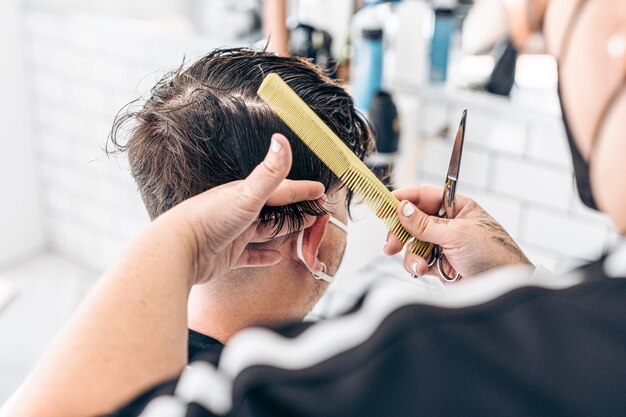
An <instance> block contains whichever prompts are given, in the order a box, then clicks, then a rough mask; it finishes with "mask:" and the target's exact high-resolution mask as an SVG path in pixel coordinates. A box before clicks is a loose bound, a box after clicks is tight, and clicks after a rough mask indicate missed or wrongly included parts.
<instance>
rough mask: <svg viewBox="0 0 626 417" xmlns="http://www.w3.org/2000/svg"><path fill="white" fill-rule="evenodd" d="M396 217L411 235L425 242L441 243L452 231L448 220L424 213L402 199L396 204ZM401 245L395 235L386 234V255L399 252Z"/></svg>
mask: <svg viewBox="0 0 626 417" xmlns="http://www.w3.org/2000/svg"><path fill="white" fill-rule="evenodd" d="M398 217H399V219H400V223H401V224H402V226H403V227H404V228H405V229H406V231H407V232H409V234H410V235H411V236H413V237H414V238H416V239H419V240H422V241H425V242H430V243H434V244H436V245H441V244H442V243H444V242H445V241H446V240H448V239H449V238H450V237H451V234H452V233H454V230H453V229H452V227H450V220H448V219H442V218H440V217H438V216H433V215H430V214H426V213H424V212H423V211H422V210H420V209H419V208H417V207H415V205H413V204H412V203H411V202H409V201H402V202H401V203H400V204H399V205H398ZM402 247H403V244H402V242H400V240H399V239H398V238H397V237H396V236H394V235H393V234H392V233H389V234H388V235H387V243H386V244H385V248H384V251H385V253H386V254H387V255H394V254H396V253H398V252H400V251H401V250H402Z"/></svg>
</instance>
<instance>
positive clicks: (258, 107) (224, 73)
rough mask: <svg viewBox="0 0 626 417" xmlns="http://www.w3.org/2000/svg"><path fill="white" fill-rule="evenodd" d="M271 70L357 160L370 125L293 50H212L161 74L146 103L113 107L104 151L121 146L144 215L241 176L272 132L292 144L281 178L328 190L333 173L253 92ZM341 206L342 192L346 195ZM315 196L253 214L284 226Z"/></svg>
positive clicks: (312, 209)
mask: <svg viewBox="0 0 626 417" xmlns="http://www.w3.org/2000/svg"><path fill="white" fill-rule="evenodd" d="M270 72H274V73H277V74H278V75H280V76H281V77H282V78H283V79H284V80H285V81H286V82H287V83H288V84H289V85H290V86H291V88H293V89H294V90H295V91H296V92H297V93H298V95H299V96H300V97H302V99H303V100H304V101H305V102H306V103H307V104H308V105H309V106H310V107H311V108H312V109H313V110H314V111H315V112H316V113H317V114H318V115H319V116H320V118H321V119H322V120H323V121H324V122H325V123H326V124H328V126H329V127H330V128H331V129H332V130H333V131H334V132H335V133H336V134H337V135H338V136H339V137H340V138H341V140H343V142H345V144H346V145H347V146H348V147H349V148H350V149H351V150H352V151H354V153H355V154H356V155H357V156H358V157H359V158H360V159H362V160H363V159H364V158H365V157H366V156H367V155H368V154H369V152H371V150H372V148H373V137H372V133H371V129H370V127H369V125H368V124H367V122H366V120H365V119H364V118H363V117H362V116H361V115H360V114H359V113H358V112H357V111H356V110H355V107H354V102H353V99H352V97H351V96H350V95H349V94H348V93H347V92H346V90H345V89H344V88H342V87H341V86H340V85H339V84H338V83H337V82H335V81H334V80H332V79H331V78H330V77H328V76H327V75H326V73H325V72H324V70H322V69H321V68H319V67H317V66H315V65H313V64H312V63H311V62H309V61H307V60H305V59H302V58H296V57H287V56H277V55H275V54H272V53H269V52H264V51H258V50H253V49H248V48H234V49H217V50H214V51H212V52H211V53H209V54H207V55H206V56H204V57H202V58H201V59H199V60H198V61H196V62H195V63H193V64H192V65H191V66H189V67H187V68H185V67H184V66H181V67H179V68H177V69H175V70H174V71H171V72H170V73H168V74H167V75H165V76H164V77H163V78H162V79H161V80H160V81H159V82H158V83H157V84H156V85H155V86H154V88H152V90H151V92H150V97H149V98H148V99H147V100H145V101H134V102H131V103H130V104H128V105H127V106H125V107H124V108H123V109H122V110H121V111H120V113H118V115H117V117H116V118H115V121H114V123H113V127H112V129H111V134H110V137H109V143H108V144H107V150H108V151H109V152H116V151H122V152H123V151H127V152H128V160H129V163H130V168H131V173H132V175H133V177H134V179H135V181H136V182H137V185H138V188H139V191H140V193H141V196H142V198H143V201H144V204H145V206H146V208H147V210H148V213H149V215H150V217H151V218H155V217H157V216H159V215H160V214H162V213H164V212H165V211H167V210H169V209H170V208H172V207H173V206H175V205H176V204H178V203H180V202H182V201H184V200H186V199H188V198H190V197H192V196H194V195H197V194H200V193H202V192H203V191H206V190H208V189H210V188H212V187H216V186H218V185H221V184H225V183H228V182H231V181H235V180H241V179H243V178H245V177H246V176H248V174H250V172H251V171H252V170H253V169H254V167H255V166H256V165H258V164H259V163H260V162H261V161H262V160H263V158H264V156H265V154H266V153H267V150H268V147H269V143H270V139H271V136H272V134H274V133H276V132H278V133H282V134H284V135H285V136H286V137H287V138H288V139H289V141H290V143H291V146H292V150H293V165H292V168H291V171H290V173H289V175H288V178H290V179H294V180H304V179H306V180H314V181H319V182H321V183H323V184H324V186H325V187H326V190H327V192H328V191H332V190H336V189H337V188H338V187H340V182H339V180H338V179H337V178H336V177H335V176H334V175H333V174H332V173H331V172H330V170H329V169H328V168H326V166H325V165H324V164H323V163H322V162H321V161H320V160H319V159H318V158H317V157H316V156H315V155H314V154H313V153H312V152H311V151H310V150H309V149H308V148H307V147H306V146H305V145H304V144H303V143H302V142H301V141H300V140H299V139H298V138H297V137H296V136H295V134H294V133H293V132H292V131H291V130H290V129H289V128H288V127H287V126H286V125H285V124H284V123H283V122H282V121H281V120H280V119H279V118H278V116H276V115H275V113H274V112H273V111H272V110H271V109H270V108H269V106H268V105H267V104H265V103H264V102H263V101H262V100H261V99H260V98H259V97H258V96H257V94H256V92H257V90H258V88H259V86H260V85H261V82H262V81H263V78H264V76H265V75H266V74H268V73H270ZM346 203H347V204H349V198H348V201H347V202H346ZM305 214H309V215H316V216H320V215H324V214H325V210H324V208H323V207H322V206H321V205H320V204H319V203H317V202H304V203H295V204H290V205H287V206H281V207H265V208H264V209H263V211H262V213H261V220H262V221H264V222H266V223H271V224H273V225H275V226H277V230H278V228H279V227H282V226H283V224H285V222H286V223H287V225H288V226H289V228H290V230H297V229H299V228H300V227H301V225H302V224H303V218H304V215H305Z"/></svg>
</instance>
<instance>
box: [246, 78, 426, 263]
mask: <svg viewBox="0 0 626 417" xmlns="http://www.w3.org/2000/svg"><path fill="white" fill-rule="evenodd" d="M257 94H258V95H259V97H261V99H263V101H265V102H266V103H267V104H268V105H269V106H270V108H271V109H272V110H273V111H274V112H275V113H276V114H277V115H278V117H280V118H281V120H282V121H283V122H285V124H286V125H287V126H289V128H290V129H291V130H293V132H294V133H295V134H296V135H297V136H298V137H299V138H300V139H301V140H302V141H303V142H304V143H305V144H306V145H307V146H308V147H309V148H310V149H311V150H312V151H313V153H314V154H315V155H317V157H318V158H319V159H321V160H322V162H323V163H324V165H326V166H327V167H328V168H329V169H330V170H331V171H332V172H333V173H334V174H335V175H336V176H337V177H338V178H339V179H340V180H341V181H343V182H344V183H345V184H346V186H347V187H348V189H350V190H351V191H352V192H353V193H355V194H357V195H358V196H359V197H361V198H362V199H363V201H364V202H365V204H366V205H367V206H368V207H369V208H370V209H372V210H373V211H374V213H376V215H377V216H378V217H379V218H381V219H382V221H383V222H384V223H385V224H386V225H387V227H388V228H389V229H390V230H391V232H392V233H393V234H394V235H395V236H396V237H397V238H398V239H399V240H400V241H401V242H402V243H403V244H406V243H407V242H408V241H410V240H411V238H412V236H411V235H410V234H409V233H408V232H407V231H406V230H405V229H404V227H402V224H400V220H399V219H398V215H397V207H398V204H399V203H400V202H399V201H398V199H397V198H395V197H394V196H393V194H391V192H390V191H389V190H388V189H387V187H385V185H384V184H383V183H382V182H381V181H380V180H379V179H378V178H376V176H375V175H374V173H372V171H370V169H369V168H368V167H367V166H366V165H365V164H364V163H363V162H362V161H361V160H360V159H359V158H358V157H357V156H356V155H355V154H354V153H353V152H352V151H351V150H350V148H348V147H347V146H346V144H344V143H343V142H342V141H341V139H339V137H338V136H337V135H336V134H335V133H334V132H333V131H332V130H331V129H330V128H329V127H328V126H327V125H326V124H325V123H324V122H323V121H322V119H320V118H319V116H318V115H317V114H315V112H314V111H313V110H312V109H311V108H310V107H309V106H308V105H307V104H306V103H305V102H304V100H302V99H301V98H300V97H299V96H298V94H296V92H295V91H293V90H292V89H291V87H289V86H288V85H287V83H286V82H285V81H283V80H282V78H280V76H278V75H277V74H274V73H272V74H268V75H267V76H266V77H265V79H264V80H263V83H261V87H259V91H257ZM432 247H433V245H432V243H428V242H422V241H419V240H417V239H415V240H413V241H411V243H410V244H409V246H408V249H409V251H411V252H412V253H415V254H417V255H419V256H422V257H426V255H428V253H430V251H431V249H432Z"/></svg>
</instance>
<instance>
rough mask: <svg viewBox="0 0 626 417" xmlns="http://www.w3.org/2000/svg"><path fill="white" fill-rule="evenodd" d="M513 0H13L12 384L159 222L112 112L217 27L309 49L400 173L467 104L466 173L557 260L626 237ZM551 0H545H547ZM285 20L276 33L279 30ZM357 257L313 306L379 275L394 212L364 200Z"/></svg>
mask: <svg viewBox="0 0 626 417" xmlns="http://www.w3.org/2000/svg"><path fill="white" fill-rule="evenodd" d="M518 3H519V2H516V1H514V0H475V1H471V0H466V1H460V0H458V1H457V0H439V1H436V0H432V1H425V0H402V1H368V0H364V1H356V2H355V1H353V0H332V1H331V0H266V1H261V0H182V1H169V0H134V1H132V2H129V1H121V0H107V1H102V0H94V1H90V2H85V1H80V0H45V1H44V0H3V1H2V2H0V56H1V57H2V58H1V59H2V65H0V79H2V80H4V85H3V87H2V91H3V94H2V97H3V99H2V100H1V101H0V126H1V129H0V144H1V145H2V146H1V148H0V149H1V150H0V189H1V190H2V193H1V195H2V203H1V204H0V404H2V403H3V402H4V401H5V400H6V398H7V397H8V396H9V395H10V393H11V392H12V391H13V390H15V388H16V387H17V386H18V385H19V383H20V382H21V381H22V380H23V379H24V378H25V376H26V375H27V373H28V371H29V370H30V369H31V368H32V366H33V365H34V363H35V361H36V359H37V357H38V356H39V355H40V354H41V352H42V351H43V350H44V348H45V346H46V345H47V344H48V343H49V342H50V340H51V338H52V337H53V335H54V334H55V333H56V332H57V331H58V330H59V328H60V327H61V325H62V324H63V323H64V322H65V321H66V320H67V318H68V317H69V315H70V314H71V312H72V311H73V310H74V309H75V307H76V306H77V305H78V303H79V302H80V300H81V299H82V298H83V297H84V296H85V294H86V292H87V291H88V289H89V288H90V287H91V285H92V284H93V283H94V281H95V280H96V279H97V277H98V276H99V275H100V274H101V273H102V271H103V270H104V269H105V268H106V267H107V265H110V264H111V263H112V262H113V261H114V260H115V259H116V257H117V256H118V255H119V254H120V253H121V251H123V250H124V247H125V245H126V244H127V243H128V242H129V241H130V240H131V239H132V238H133V237H134V236H135V235H137V233H138V232H139V231H140V230H142V229H143V228H144V227H145V226H146V225H147V224H148V222H149V219H148V216H147V214H146V213H145V210H144V208H143V205H142V203H141V200H140V197H139V195H138V193H137V190H136V187H135V185H134V183H133V180H132V178H131V177H130V174H129V170H128V167H127V162H126V160H125V158H124V157H123V156H120V157H107V155H106V154H105V152H104V147H105V144H106V140H107V135H108V132H109V129H110V127H111V123H112V120H113V118H114V116H115V114H116V113H117V111H119V110H120V109H121V107H122V106H124V105H125V104H126V103H128V102H130V101H131V100H134V99H136V98H138V97H140V96H143V95H145V94H146V93H147V92H148V91H149V89H150V87H152V86H153V85H154V84H155V82H156V81H157V80H158V79H159V78H160V76H161V75H163V73H164V72H166V71H167V70H169V69H172V68H174V67H176V66H178V65H180V64H181V63H182V62H183V59H184V60H185V61H186V62H193V61H194V60H195V59H196V58H198V57H199V56H201V55H203V54H205V53H207V52H208V51H210V50H211V49H213V48H215V47H219V46H240V45H248V46H255V47H260V48H263V47H265V46H266V45H267V47H268V48H269V49H271V50H273V51H275V52H277V53H279V54H287V53H292V54H296V55H301V56H307V57H309V58H311V59H313V60H314V61H315V62H316V63H318V64H319V65H322V66H325V67H327V68H328V69H329V71H331V72H332V73H333V75H334V76H335V77H336V78H338V79H339V80H341V81H342V82H343V83H345V84H346V85H347V87H348V88H349V89H350V91H351V92H352V93H353V95H354V97H355V99H356V102H357V104H358V106H359V108H360V110H361V111H362V112H363V113H364V114H365V115H367V117H368V118H369V120H370V121H371V122H372V124H373V125H374V127H375V129H376V131H377V134H378V143H377V148H378V152H377V153H376V154H375V155H373V156H372V158H370V160H369V161H368V164H369V165H370V166H371V167H372V169H374V170H376V171H378V172H383V173H384V172H387V173H390V177H389V181H388V182H389V186H390V187H397V186H405V185H411V184H433V185H436V186H441V185H443V181H444V176H445V174H446V171H447V165H448V161H449V156H450V151H451V144H452V143H451V138H452V137H453V136H454V134H455V133H456V128H457V126H458V123H459V120H460V117H461V112H462V109H464V108H467V109H468V111H469V115H468V126H467V132H466V144H465V150H464V155H463V164H462V168H461V176H460V182H459V192H460V193H462V194H466V195H469V196H471V197H472V198H474V199H475V200H477V201H478V202H479V203H480V204H481V205H482V206H483V207H484V208H485V209H487V210H488V211H489V212H490V213H491V214H492V215H493V216H494V217H495V218H496V219H497V220H499V221H500V222H501V223H502V225H503V226H504V227H505V228H506V229H507V230H508V231H509V233H510V234H511V235H512V236H513V237H514V238H515V239H516V241H517V242H518V243H519V245H520V246H521V247H522V249H523V250H524V251H525V252H526V253H527V255H528V257H529V258H530V259H531V260H532V261H533V262H535V263H539V264H541V265H543V266H545V267H546V268H548V269H551V270H552V271H554V272H559V271H563V270H566V269H568V268H571V267H573V266H575V265H576V264H578V263H581V262H584V261H585V260H590V259H592V258H595V257H596V256H597V255H598V254H599V253H600V252H601V251H602V250H603V249H604V248H605V247H606V246H607V245H609V244H610V243H611V242H612V241H614V239H615V236H614V235H613V233H612V232H611V231H610V225H609V223H608V221H607V220H606V219H605V218H604V217H603V216H602V215H600V214H597V213H593V212H590V211H588V210H586V209H585V208H583V207H582V205H581V204H580V203H579V201H578V198H577V196H576V192H575V189H574V182H573V176H572V167H571V161H570V159H569V154H568V151H567V147H566V140H565V137H564V131H563V128H562V124H561V119H560V110H559V105H558V100H557V96H556V77H557V73H556V63H555V62H554V60H553V59H552V58H550V57H549V56H547V55H545V54H544V53H543V51H544V46H543V39H542V37H541V35H539V34H538V33H535V32H536V31H537V30H538V29H540V25H541V22H539V21H534V13H535V12H536V11H534V10H532V9H531V10H528V9H522V8H520V7H519V4H518ZM536 3H537V4H538V6H537V7H542V3H545V2H541V1H538V2H536ZM268 39H269V40H268ZM351 223H352V224H351V229H350V233H349V237H348V248H347V253H346V257H345V259H344V262H343V264H342V267H341V269H340V271H339V273H338V279H337V282H335V283H334V284H333V285H332V286H331V288H330V290H329V292H328V294H327V295H326V296H325V297H324V298H323V299H322V300H321V301H320V304H319V305H318V306H317V307H316V309H315V310H314V312H313V313H312V315H311V317H313V318H314V317H324V316H326V315H329V314H332V313H333V312H334V311H337V310H339V309H341V308H343V306H345V305H347V304H349V303H350V302H351V301H352V300H353V299H354V297H356V295H357V294H358V293H359V292H360V291H361V289H362V288H363V287H364V286H366V285H369V284H370V283H371V282H372V281H374V280H378V279H387V278H389V277H392V278H397V279H409V278H408V274H406V272H404V270H403V269H402V268H401V266H400V261H399V260H398V259H397V258H385V257H383V256H382V246H383V244H384V241H385V236H386V231H385V229H384V226H383V225H382V224H380V223H379V222H378V221H376V219H374V218H372V215H371V214H370V213H368V211H367V210H366V209H365V208H364V207H362V206H360V205H358V203H357V204H356V205H355V206H354V208H353V219H352V222H351Z"/></svg>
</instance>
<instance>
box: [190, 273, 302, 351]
mask: <svg viewBox="0 0 626 417" xmlns="http://www.w3.org/2000/svg"><path fill="white" fill-rule="evenodd" d="M229 278H230V277H228V278H226V277H224V278H222V281H221V282H220V281H218V282H216V283H207V284H203V285H196V286H194V287H193V288H192V290H191V294H190V296H189V304H188V318H187V322H188V326H189V328H190V329H192V330H195V331H196V332H199V333H202V334H204V335H207V336H210V337H212V338H214V339H216V340H219V341H220V342H222V343H226V342H227V341H228V340H229V339H230V338H231V337H232V336H233V335H234V334H235V333H237V332H238V331H240V330H242V329H244V328H247V327H251V326H255V325H259V324H272V323H280V322H284V321H287V320H294V319H301V318H302V316H303V314H302V315H300V316H299V315H298V314H297V313H296V312H295V311H294V310H297V307H298V299H299V298H298V297H297V290H296V289H295V288H293V287H290V286H289V285H281V286H275V285H268V284H267V282H266V283H265V285H263V280H258V281H257V280H255V279H250V280H246V281H245V282H240V283H235V284H232V285H230V284H229V285H226V284H224V282H233V281H232V278H230V281H228V279H229ZM301 304H304V302H302V303H301ZM294 306H295V307H294ZM301 308H302V307H301Z"/></svg>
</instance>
